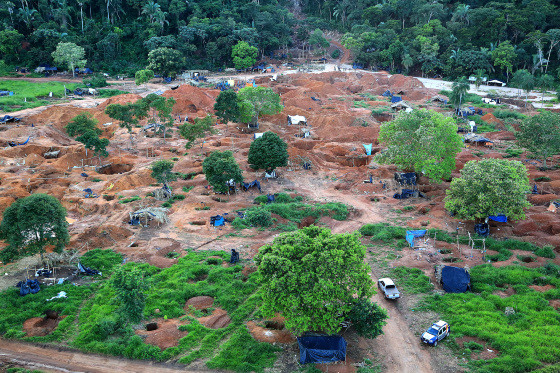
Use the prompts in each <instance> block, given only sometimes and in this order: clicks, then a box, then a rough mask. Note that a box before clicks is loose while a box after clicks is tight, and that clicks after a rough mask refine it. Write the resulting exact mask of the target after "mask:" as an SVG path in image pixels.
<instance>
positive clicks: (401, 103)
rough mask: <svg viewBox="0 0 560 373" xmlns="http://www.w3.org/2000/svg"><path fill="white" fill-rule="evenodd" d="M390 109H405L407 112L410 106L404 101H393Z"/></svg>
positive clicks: (409, 110)
mask: <svg viewBox="0 0 560 373" xmlns="http://www.w3.org/2000/svg"><path fill="white" fill-rule="evenodd" d="M391 109H393V110H395V111H401V110H405V111H406V112H407V113H408V112H411V111H412V106H410V105H409V104H407V103H406V102H404V101H398V102H395V103H393V104H391Z"/></svg>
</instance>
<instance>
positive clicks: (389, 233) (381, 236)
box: [359, 223, 406, 243]
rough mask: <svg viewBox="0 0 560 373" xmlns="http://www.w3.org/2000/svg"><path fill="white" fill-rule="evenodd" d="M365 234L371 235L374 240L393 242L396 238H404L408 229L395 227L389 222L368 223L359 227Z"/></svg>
mask: <svg viewBox="0 0 560 373" xmlns="http://www.w3.org/2000/svg"><path fill="white" fill-rule="evenodd" d="M359 231H360V233H361V234H362V235H364V236H369V237H371V240H372V241H382V242H385V243H388V242H391V241H392V240H394V239H402V238H404V237H405V236H406V229H405V228H402V227H395V226H393V225H390V224H387V223H377V224H366V225H364V226H362V227H361V228H360V229H359Z"/></svg>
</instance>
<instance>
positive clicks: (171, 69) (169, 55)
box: [148, 47, 184, 77]
mask: <svg viewBox="0 0 560 373" xmlns="http://www.w3.org/2000/svg"><path fill="white" fill-rule="evenodd" d="M183 61H184V59H183V56H181V53H180V52H179V51H177V50H175V49H171V48H165V47H162V48H156V49H154V50H152V51H150V53H148V70H152V71H154V72H155V73H157V74H160V75H162V76H164V77H175V76H176V75H177V73H178V72H179V71H180V70H181V69H182V68H183V66H184V62H183Z"/></svg>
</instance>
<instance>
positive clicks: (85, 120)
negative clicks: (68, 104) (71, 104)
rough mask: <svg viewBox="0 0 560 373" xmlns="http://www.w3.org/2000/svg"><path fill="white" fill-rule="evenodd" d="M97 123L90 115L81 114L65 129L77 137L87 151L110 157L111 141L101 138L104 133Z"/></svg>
mask: <svg viewBox="0 0 560 373" xmlns="http://www.w3.org/2000/svg"><path fill="white" fill-rule="evenodd" d="M97 123H98V122H97V120H96V119H94V118H93V117H92V115H91V114H90V113H81V114H78V115H77V116H75V117H74V119H72V121H70V123H68V124H67V125H66V127H65V129H66V133H68V135H70V136H72V137H75V138H76V141H79V142H81V143H82V144H84V145H85V147H86V149H93V151H94V154H96V155H100V156H104V157H106V156H107V155H109V153H108V152H107V146H109V140H108V139H102V138H100V137H99V136H101V134H102V133H103V131H102V130H101V129H99V128H97Z"/></svg>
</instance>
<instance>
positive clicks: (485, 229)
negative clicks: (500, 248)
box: [474, 223, 490, 237]
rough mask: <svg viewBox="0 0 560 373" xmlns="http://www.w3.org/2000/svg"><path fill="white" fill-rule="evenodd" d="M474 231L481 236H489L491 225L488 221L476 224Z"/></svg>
mask: <svg viewBox="0 0 560 373" xmlns="http://www.w3.org/2000/svg"><path fill="white" fill-rule="evenodd" d="M474 231H475V232H476V234H478V235H479V236H480V237H488V236H489V235H490V226H489V225H488V224H486V223H480V224H475V225H474Z"/></svg>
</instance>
